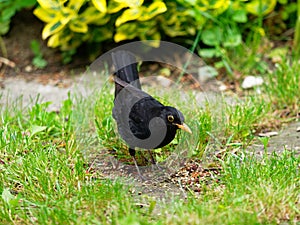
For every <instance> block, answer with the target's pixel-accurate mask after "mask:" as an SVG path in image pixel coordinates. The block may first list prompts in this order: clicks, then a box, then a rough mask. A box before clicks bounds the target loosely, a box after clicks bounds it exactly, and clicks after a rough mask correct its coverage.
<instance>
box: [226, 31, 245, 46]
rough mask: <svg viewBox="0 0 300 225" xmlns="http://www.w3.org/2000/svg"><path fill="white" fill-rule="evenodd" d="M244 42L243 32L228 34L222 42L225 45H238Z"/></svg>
mask: <svg viewBox="0 0 300 225" xmlns="http://www.w3.org/2000/svg"><path fill="white" fill-rule="evenodd" d="M241 43H242V35H241V34H230V35H227V36H226V38H225V40H224V41H223V42H222V44H223V46H224V47H236V46H239V45H240V44H241Z"/></svg>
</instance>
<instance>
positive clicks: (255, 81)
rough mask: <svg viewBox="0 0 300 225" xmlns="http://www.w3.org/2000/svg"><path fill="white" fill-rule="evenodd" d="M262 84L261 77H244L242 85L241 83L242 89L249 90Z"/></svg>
mask: <svg viewBox="0 0 300 225" xmlns="http://www.w3.org/2000/svg"><path fill="white" fill-rule="evenodd" d="M263 83H264V81H263V79H262V77H255V76H247V77H245V79H244V81H243V83H242V88H243V89H249V88H253V87H256V86H260V85H262V84H263Z"/></svg>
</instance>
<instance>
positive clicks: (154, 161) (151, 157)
mask: <svg viewBox="0 0 300 225" xmlns="http://www.w3.org/2000/svg"><path fill="white" fill-rule="evenodd" d="M148 153H149V155H150V159H151V163H152V164H156V160H155V159H154V157H153V155H152V152H151V151H150V150H149V149H148Z"/></svg>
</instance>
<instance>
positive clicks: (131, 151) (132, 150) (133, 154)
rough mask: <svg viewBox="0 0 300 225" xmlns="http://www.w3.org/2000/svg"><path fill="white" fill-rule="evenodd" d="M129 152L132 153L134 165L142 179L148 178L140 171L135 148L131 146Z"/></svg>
mask: <svg viewBox="0 0 300 225" xmlns="http://www.w3.org/2000/svg"><path fill="white" fill-rule="evenodd" d="M129 154H130V155H131V157H132V159H133V162H134V165H135V168H136V170H137V172H138V174H139V177H140V178H141V180H146V179H145V177H143V176H142V174H141V172H140V168H139V166H138V164H137V161H136V158H135V150H134V149H133V148H129Z"/></svg>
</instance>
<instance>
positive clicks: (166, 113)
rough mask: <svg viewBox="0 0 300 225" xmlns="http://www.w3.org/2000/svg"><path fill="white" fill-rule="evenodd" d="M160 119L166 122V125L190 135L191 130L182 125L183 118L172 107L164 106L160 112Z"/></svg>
mask: <svg viewBox="0 0 300 225" xmlns="http://www.w3.org/2000/svg"><path fill="white" fill-rule="evenodd" d="M161 117H162V118H163V119H164V120H165V121H166V124H167V125H169V126H172V127H174V128H179V129H181V130H184V131H186V132H188V133H190V134H191V133H192V131H191V129H190V128H189V127H188V125H186V124H185V123H184V116H183V115H182V113H181V112H180V111H179V110H177V109H176V108H174V107H171V106H165V107H164V109H163V110H162V113H161Z"/></svg>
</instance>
